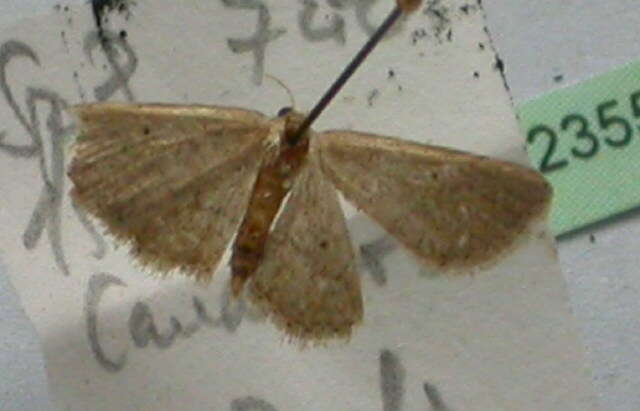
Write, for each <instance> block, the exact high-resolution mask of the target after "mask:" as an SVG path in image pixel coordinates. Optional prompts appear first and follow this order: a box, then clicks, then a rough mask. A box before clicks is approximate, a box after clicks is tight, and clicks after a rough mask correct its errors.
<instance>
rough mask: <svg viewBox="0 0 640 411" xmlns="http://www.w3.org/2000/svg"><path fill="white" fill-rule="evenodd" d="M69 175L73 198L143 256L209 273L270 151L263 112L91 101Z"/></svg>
mask: <svg viewBox="0 0 640 411" xmlns="http://www.w3.org/2000/svg"><path fill="white" fill-rule="evenodd" d="M72 111H73V112H74V113H75V114H76V115H77V117H78V120H79V129H78V133H79V136H78V139H77V142H76V144H75V154H74V157H73V159H72V162H71V165H70V170H69V177H70V178H71V180H72V181H73V183H74V184H75V187H74V188H73V190H72V193H71V194H72V197H73V199H74V201H76V202H77V204H79V205H80V206H82V207H84V208H85V209H87V210H88V211H89V212H90V213H91V214H93V215H94V216H96V217H98V218H99V219H100V220H102V222H104V224H105V225H106V226H107V228H108V231H110V232H111V233H112V234H113V235H114V236H115V237H116V238H117V239H119V240H123V241H124V242H127V243H131V245H132V252H133V254H134V255H135V256H136V257H138V259H139V260H140V262H142V263H143V264H144V265H149V266H151V268H154V269H156V270H159V271H160V272H167V271H171V270H173V269H180V270H182V271H184V272H185V273H186V274H191V275H195V276H197V277H199V278H208V277H209V276H211V275H212V274H213V271H214V269H215V267H216V266H217V264H218V262H219V260H220V257H221V256H222V254H223V252H224V251H225V248H226V246H227V244H228V242H229V240H230V238H231V237H232V235H233V234H234V232H235V230H236V229H237V225H238V223H239V220H240V219H241V217H242V215H243V213H244V211H245V209H246V206H247V202H248V198H249V194H250V190H251V187H252V184H253V182H254V180H255V175H256V172H257V169H258V167H259V165H260V162H261V159H262V156H263V154H264V152H265V140H266V138H267V135H268V132H269V127H268V123H267V120H266V119H265V118H264V117H263V116H262V115H261V114H260V113H256V112H251V111H248V110H241V109H235V108H225V107H207V106H171V105H155V104H148V105H147V104H142V105H138V104H113V103H104V104H86V105H79V106H75V107H73V108H72Z"/></svg>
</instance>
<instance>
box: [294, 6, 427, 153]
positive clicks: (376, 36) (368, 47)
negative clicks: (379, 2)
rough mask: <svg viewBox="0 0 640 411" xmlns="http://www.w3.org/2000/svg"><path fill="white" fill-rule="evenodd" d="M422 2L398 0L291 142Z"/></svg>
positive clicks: (297, 137)
mask: <svg viewBox="0 0 640 411" xmlns="http://www.w3.org/2000/svg"><path fill="white" fill-rule="evenodd" d="M420 4H421V0H396V6H395V7H394V8H393V10H392V11H391V13H389V15H388V16H387V18H386V19H385V20H384V21H383V22H382V24H381V25H380V27H378V29H377V30H376V31H375V33H373V35H372V36H371V37H370V38H369V40H367V42H366V43H365V44H364V46H362V48H361V49H360V51H359V52H358V54H356V55H355V57H354V58H353V59H352V60H351V62H350V63H349V64H348V65H347V67H345V69H344V70H343V71H342V73H341V74H340V75H339V76H338V78H337V79H336V80H335V81H334V82H333V84H332V85H331V87H329V89H328V90H327V91H326V92H325V93H324V95H323V96H322V98H320V100H319V101H318V103H316V105H315V106H314V107H313V109H312V110H311V111H310V112H309V114H308V115H307V117H305V119H304V121H303V122H302V124H300V127H298V130H297V131H296V132H295V133H294V134H293V135H292V137H291V144H295V143H296V142H298V141H299V140H300V138H301V137H302V135H303V134H304V133H305V132H306V131H307V130H308V129H309V127H311V124H312V123H313V122H314V121H315V120H316V119H317V118H318V116H320V114H321V113H322V112H323V111H324V109H325V108H327V106H328V105H329V103H330V102H331V100H333V98H334V97H335V96H336V95H337V94H338V93H339V92H340V90H341V89H342V87H343V86H344V85H345V84H346V82H347V81H348V80H349V78H351V76H352V75H353V73H355V71H356V70H357V69H358V67H360V65H361V64H362V62H363V61H364V60H365V59H366V58H367V56H368V55H369V53H371V51H372V50H373V49H374V48H375V47H376V45H377V44H378V43H379V42H380V40H382V38H383V37H384V35H385V34H386V33H387V32H388V31H389V29H390V28H391V27H393V25H394V24H395V22H396V21H398V19H399V18H400V16H402V15H403V14H406V13H411V12H412V11H415V10H416V9H417V8H418V7H419V6H420Z"/></svg>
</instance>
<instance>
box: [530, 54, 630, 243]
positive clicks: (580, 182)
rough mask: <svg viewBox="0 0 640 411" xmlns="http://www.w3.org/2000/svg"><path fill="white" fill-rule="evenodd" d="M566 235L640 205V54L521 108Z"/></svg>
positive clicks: (559, 229)
mask: <svg viewBox="0 0 640 411" xmlns="http://www.w3.org/2000/svg"><path fill="white" fill-rule="evenodd" d="M518 114H519V116H520V123H521V125H522V127H523V129H524V131H525V136H526V139H527V150H528V152H529V157H530V158H531V161H532V162H533V164H534V165H535V166H536V167H537V168H538V169H539V170H540V171H541V172H542V173H543V174H544V175H545V177H546V178H547V179H548V180H549V181H550V182H551V184H552V185H553V188H554V200H553V201H554V203H553V209H552V226H551V227H552V229H553V232H554V233H555V234H556V235H559V234H563V233H566V232H569V231H572V230H575V229H578V228H580V227H584V226H585V225H587V224H591V223H594V222H596V221H599V220H602V219H605V218H607V217H611V216H613V215H615V214H618V213H621V212H623V211H626V210H629V209H630V208H633V207H636V206H638V205H640V61H638V62H634V63H632V64H630V65H627V66H625V67H623V68H621V69H618V70H615V71H612V72H609V73H606V74H603V75H600V76H598V77H595V78H592V79H590V80H587V81H584V82H581V83H579V84H577V85H574V86H571V87H567V88H564V89H560V90H557V91H554V92H552V93H549V94H547V95H544V96H541V97H539V98H536V99H534V100H531V101H528V102H526V103H524V104H522V105H520V106H519V107H518Z"/></svg>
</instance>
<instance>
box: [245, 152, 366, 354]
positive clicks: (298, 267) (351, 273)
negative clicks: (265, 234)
mask: <svg viewBox="0 0 640 411" xmlns="http://www.w3.org/2000/svg"><path fill="white" fill-rule="evenodd" d="M249 295H250V296H251V299H252V300H253V301H254V302H256V303H257V304H258V305H259V306H260V307H261V308H262V309H263V310H264V311H265V312H266V313H267V314H268V315H269V316H270V317H271V319H272V320H273V322H274V323H275V324H276V325H278V326H279V327H280V328H281V329H283V330H284V331H285V332H286V333H287V335H289V336H291V337H293V338H295V339H298V340H300V341H303V342H304V341H309V340H311V341H320V340H325V339H327V338H333V337H347V336H349V335H350V334H351V330H352V327H353V326H354V325H356V324H358V323H360V322H361V320H362V315H363V314H362V312H363V308H362V296H361V292H360V277H359V275H358V273H357V269H356V263H355V258H354V252H353V247H352V244H351V240H350V238H349V233H348V231H347V226H346V222H345V218H344V214H343V211H342V208H341V206H340V203H339V201H338V196H337V193H336V191H335V189H334V188H333V186H332V184H331V182H329V181H328V180H327V179H326V178H325V176H324V175H323V173H322V171H321V170H320V168H319V163H318V159H317V156H316V154H315V153H314V152H313V151H311V152H310V153H309V155H308V158H307V163H306V165H305V166H304V167H303V169H302V171H301V172H300V174H299V175H298V177H297V178H296V181H295V183H294V186H293V188H292V191H291V194H290V197H289V199H288V201H287V202H286V203H285V205H284V208H283V210H282V212H281V214H280V216H279V217H278V220H277V221H276V223H275V227H274V228H273V230H272V231H271V233H270V235H269V238H268V240H267V243H266V249H265V254H264V259H263V260H262V263H261V265H260V268H259V269H258V271H257V272H256V274H255V275H254V276H253V278H252V280H251V282H250V285H249Z"/></svg>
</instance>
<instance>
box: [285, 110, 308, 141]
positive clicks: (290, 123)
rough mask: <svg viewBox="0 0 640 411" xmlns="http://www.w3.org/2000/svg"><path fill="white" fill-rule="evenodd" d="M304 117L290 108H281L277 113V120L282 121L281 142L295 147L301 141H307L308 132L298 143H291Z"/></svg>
mask: <svg viewBox="0 0 640 411" xmlns="http://www.w3.org/2000/svg"><path fill="white" fill-rule="evenodd" d="M305 117H306V115H305V114H303V113H299V112H297V111H294V110H293V108H292V107H283V108H281V109H280V110H279V111H278V118H280V119H283V120H284V135H283V140H284V141H285V142H287V143H289V144H293V145H297V144H300V143H302V142H303V141H307V140H308V139H309V137H308V135H309V132H308V131H307V132H305V133H304V134H303V135H302V138H300V139H299V140H298V141H293V137H294V135H295V133H296V131H298V128H300V125H301V124H302V122H303V121H304V119H305Z"/></svg>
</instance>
